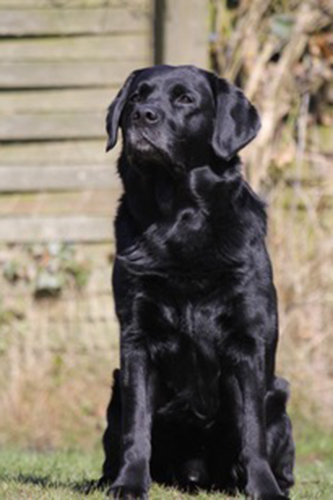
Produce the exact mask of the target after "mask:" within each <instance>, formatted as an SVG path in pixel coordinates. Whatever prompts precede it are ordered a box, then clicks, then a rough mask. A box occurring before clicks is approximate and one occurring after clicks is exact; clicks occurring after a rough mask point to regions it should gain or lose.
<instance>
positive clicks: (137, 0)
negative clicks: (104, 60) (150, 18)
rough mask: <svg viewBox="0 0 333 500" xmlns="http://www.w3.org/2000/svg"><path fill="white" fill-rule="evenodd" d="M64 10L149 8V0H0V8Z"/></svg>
mask: <svg viewBox="0 0 333 500" xmlns="http://www.w3.org/2000/svg"><path fill="white" fill-rule="evenodd" d="M50 6H53V7H54V8H57V9H61V10H66V9H72V8H74V7H80V8H81V9H82V8H88V7H89V8H91V7H105V6H107V7H108V8H113V7H123V8H124V7H130V8H131V9H133V10H136V9H144V10H147V9H149V10H150V9H151V5H150V0H56V1H52V0H0V9H3V8H6V9H37V8H38V9H49V8H50Z"/></svg>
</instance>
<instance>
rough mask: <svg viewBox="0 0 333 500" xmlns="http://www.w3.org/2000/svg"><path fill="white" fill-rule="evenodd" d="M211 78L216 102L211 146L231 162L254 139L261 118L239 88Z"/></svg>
mask: <svg viewBox="0 0 333 500" xmlns="http://www.w3.org/2000/svg"><path fill="white" fill-rule="evenodd" d="M211 78H212V79H211V84H212V87H213V92H214V95H215V102H216V114H215V126H214V132H213V139H212V146H213V149H214V151H215V153H216V154H217V156H220V157H221V158H223V159H224V160H230V159H231V158H233V157H234V156H235V155H236V154H237V153H238V151H239V150H240V149H242V148H244V146H246V145H247V144H248V143H249V142H251V141H252V140H253V139H254V138H255V136H256V135H257V133H258V131H259V129H260V127H261V123H260V118H259V115H258V113H257V110H256V109H255V107H254V106H253V105H252V104H251V103H250V102H249V101H248V99H247V98H246V97H245V95H244V94H243V92H242V91H241V90H240V89H239V88H237V87H236V86H235V85H232V84H231V83H229V82H227V81H226V80H223V79H222V78H218V77H217V76H216V75H212V74H211Z"/></svg>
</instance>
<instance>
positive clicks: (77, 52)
mask: <svg viewBox="0 0 333 500" xmlns="http://www.w3.org/2000/svg"><path fill="white" fill-rule="evenodd" d="M0 16H1V10H0ZM150 56H151V49H150V47H149V44H148V43H147V34H146V33H143V34H141V33H138V34H135V35H133V34H125V35H122V34H120V35H118V36H113V35H108V36H71V37H63V38H59V37H54V38H51V37H45V38H27V39H25V38H20V39H18V40H13V39H10V40H8V39H5V40H2V41H1V42H0V61H18V62H22V61H26V62H27V61H43V62H45V61H71V60H72V61H77V60H86V61H88V60H89V59H90V60H92V61H98V60H105V61H112V60H121V61H123V60H132V61H137V60H143V59H145V58H147V59H149V57H150Z"/></svg>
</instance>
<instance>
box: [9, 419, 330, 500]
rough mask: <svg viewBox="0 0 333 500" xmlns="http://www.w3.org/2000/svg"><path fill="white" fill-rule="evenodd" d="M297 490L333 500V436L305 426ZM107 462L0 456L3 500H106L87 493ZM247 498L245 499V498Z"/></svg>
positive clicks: (158, 498) (71, 455) (157, 496)
mask: <svg viewBox="0 0 333 500" xmlns="http://www.w3.org/2000/svg"><path fill="white" fill-rule="evenodd" d="M296 437H297V441H298V442H297V450H298V459H297V466H296V481H297V484H296V486H295V488H293V492H292V495H291V498H292V500H306V499H308V500H315V499H318V500H332V498H333V436H330V435H329V434H326V433H323V432H319V431H317V430H315V429H314V428H312V427H310V426H309V425H302V424H300V426H299V428H298V430H297V433H296ZM102 460H103V457H102V452H101V450H97V451H96V450H95V451H92V452H90V453H88V452H84V453H82V452H81V451H78V450H76V451H61V450H58V451H50V452H43V453H41V452H35V451H31V450H30V451H29V450H18V449H7V450H6V449H2V450H0V498H1V499H2V500H16V499H31V500H35V499H36V500H37V499H38V500H39V499H45V500H46V499H47V500H52V499H59V500H67V499H68V500H71V499H73V500H74V499H82V498H87V500H88V499H89V500H90V499H91V500H93V499H96V500H98V499H102V498H105V492H97V491H95V492H93V493H90V494H89V495H88V496H85V495H84V493H83V492H84V490H85V488H86V487H87V485H88V484H89V481H90V480H92V479H97V478H98V477H99V474H100V467H101V463H102ZM190 498H193V496H190V495H185V494H180V493H179V492H178V491H176V490H172V489H164V488H161V487H158V486H156V485H153V487H152V490H151V494H150V499H151V500H164V499H166V500H167V499H170V500H171V499H172V500H176V499H177V500H180V499H181V500H188V499H190ZM195 498H196V499H198V500H208V499H213V498H215V499H217V498H219V499H223V498H228V497H225V496H223V495H220V494H216V495H208V494H205V493H200V494H199V495H198V496H196V497H195ZM241 498H243V497H241Z"/></svg>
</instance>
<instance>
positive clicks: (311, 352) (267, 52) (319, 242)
mask: <svg viewBox="0 0 333 500" xmlns="http://www.w3.org/2000/svg"><path fill="white" fill-rule="evenodd" d="M332 27H333V5H332V3H331V2H330V1H329V0H327V1H325V0H303V1H301V0H210V1H208V0H207V1H203V0H202V1H201V0H193V1H191V2H189V1H185V0H180V1H178V2H177V1H175V0H163V1H162V0H156V1H155V2H153V1H150V0H127V1H124V2H122V1H120V0H69V1H68V2H65V1H62V0H0V67H1V68H2V69H1V71H0V141H1V142H0V237H1V239H2V240H3V243H2V244H1V247H0V408H1V416H0V446H4V445H6V446H7V447H13V446H14V447H18V446H19V447H23V448H28V449H34V450H40V451H47V450H54V449H59V448H79V449H87V450H92V449H95V448H96V447H99V446H100V439H101V435H102V432H103V429H104V425H105V417H104V415H105V409H106V405H107V401H108V398H109V393H110V389H109V385H110V381H111V371H112V370H113V368H114V367H116V366H117V364H118V326H117V322H116V320H115V317H114V312H113V305H112V298H111V294H110V269H111V265H112V261H113V242H112V235H111V228H112V222H111V220H112V217H113V214H114V210H115V206H116V201H117V198H118V196H119V192H120V191H119V189H120V188H119V183H118V180H117V179H116V176H115V175H114V163H115V160H116V156H117V154H118V151H117V152H116V154H115V155H114V156H111V157H109V158H105V156H104V140H105V137H104V114H105V109H106V107H107V106H108V104H109V102H110V100H111V99H112V97H113V96H114V95H115V92H116V91H117V89H118V88H119V87H120V86H121V83H122V81H123V80H124V78H125V77H126V75H127V73H129V72H130V71H131V70H132V69H134V68H136V67H140V66H148V65H151V64H152V63H153V62H167V63H172V64H173V63H186V62H187V63H195V64H197V65H199V66H204V67H207V68H210V69H212V70H214V71H216V72H217V73H219V74H221V75H222V76H224V77H226V78H229V79H231V80H232V81H234V82H235V83H236V84H237V85H239V86H240V87H242V88H243V89H244V91H245V93H246V94H247V96H248V97H249V98H250V99H251V100H252V101H253V102H254V103H255V105H256V106H257V108H258V109H259V112H260V114H261V118H262V123H263V126H262V130H261V132H260V134H259V136H258V138H257V139H256V140H255V141H254V142H253V143H252V144H251V145H250V146H249V147H248V148H247V149H246V150H245V151H244V152H243V153H242V157H243V159H244V174H245V176H246V177H247V179H248V180H249V182H250V183H251V185H252V186H253V187H254V189H255V190H256V191H257V192H259V194H260V195H261V196H262V197H263V198H264V199H265V200H266V201H267V203H268V212H269V220H270V224H269V241H268V243H269V248H270V252H271V255H272V260H273V267H274V273H275V281H276V285H277V288H278V294H279V312H280V333H281V337H280V345H279V351H278V372H279V373H280V374H281V375H283V376H285V377H286V378H288V379H289V380H290V381H291V387H292V399H291V404H290V406H291V412H292V415H293V419H294V427H295V432H296V435H297V437H298V439H299V442H300V444H299V446H298V449H299V450H301V451H299V453H300V454H301V455H302V453H303V454H304V456H306V457H308V458H307V460H310V459H311V460H315V459H316V458H318V460H319V459H320V457H324V456H325V457H326V458H327V455H328V451H327V450H328V448H329V447H330V448H329V449H330V450H332V449H333V444H332V442H331V441H329V439H328V435H329V433H330V432H331V431H332V425H333V424H332V422H333V396H332V394H333V336H332V327H331V325H332V323H333V266H332V264H333V236H332V222H333V174H332V167H331V164H332V157H333V132H332V124H333V123H332V122H333V113H332V110H333V30H332ZM87 75H88V76H87ZM318 429H320V433H319V434H318V432H319V431H318ZM307 440H308V441H309V443H311V442H314V441H317V443H316V444H317V445H318V446H317V448H316V451H313V449H312V448H311V445H307ZM327 447H328V448H327ZM319 449H320V450H321V452H320V450H319ZM302 450H303V451H302ZM318 450H319V451H318ZM325 450H326V451H325ZM320 453H322V454H321V455H320ZM325 454H326V455H325ZM309 457H310V458H309ZM309 495H310V496H307V497H306V496H303V497H302V496H300V497H299V498H314V496H313V497H311V494H309ZM156 498H158V495H157V497H156ZM317 498H329V497H328V496H327V497H324V496H317Z"/></svg>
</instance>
